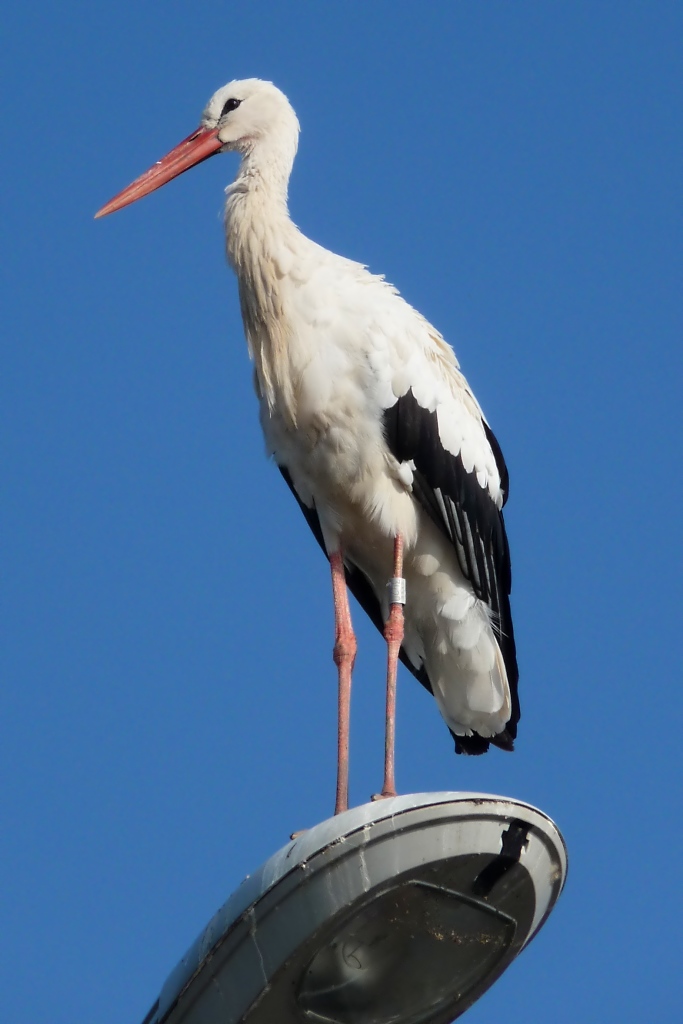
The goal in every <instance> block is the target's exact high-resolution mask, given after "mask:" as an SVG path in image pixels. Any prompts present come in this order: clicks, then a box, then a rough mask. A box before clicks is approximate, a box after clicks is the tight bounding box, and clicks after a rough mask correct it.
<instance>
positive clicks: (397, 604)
mask: <svg viewBox="0 0 683 1024" xmlns="http://www.w3.org/2000/svg"><path fill="white" fill-rule="evenodd" d="M396 580H401V584H397V583H396V582H395V581H396ZM389 585H390V587H391V588H392V594H391V596H392V597H394V598H398V600H395V601H392V603H391V605H390V607H389V618H388V619H387V621H386V623H385V625H384V639H385V640H386V642H387V710H386V731H385V738H384V785H383V786H382V793H381V796H382V797H388V796H396V782H395V779H394V750H395V745H396V674H397V672H398V654H399V651H400V650H401V644H402V642H403V603H404V601H405V593H403V594H401V593H400V592H396V588H400V587H401V585H403V537H401V535H400V534H397V536H396V537H395V539H394V579H393V580H392V581H391V583H390V584H389Z"/></svg>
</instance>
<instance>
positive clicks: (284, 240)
mask: <svg viewBox="0 0 683 1024" xmlns="http://www.w3.org/2000/svg"><path fill="white" fill-rule="evenodd" d="M286 142H287V140H286V139H285V140H284V143H286ZM284 143H283V140H282V139H279V140H278V139H270V140H261V141H260V142H259V143H258V144H257V145H255V146H254V147H253V149H251V150H249V151H247V152H246V153H245V154H244V156H243V158H242V163H241V164H240V169H239V172H238V174H237V177H236V179H235V181H234V182H233V184H232V185H230V186H229V188H228V189H227V202H226V205H225V229H226V245H227V255H228V260H229V262H230V264H231V266H232V268H233V270H234V271H235V273H236V275H237V281H238V284H239V291H240V305H241V307H242V319H243V321H244V330H245V333H246V336H247V343H248V346H249V352H250V355H251V356H252V358H253V360H254V363H255V365H256V374H257V377H258V382H259V387H260V390H261V393H262V394H263V395H264V396H265V398H266V400H267V402H268V405H269V406H270V408H271V409H272V408H273V407H275V406H276V405H277V406H279V407H280V408H281V410H282V411H283V412H286V413H287V414H289V416H290V418H291V419H292V420H295V419H296V411H295V409H294V405H293V402H294V399H293V395H292V391H291V387H292V385H291V372H290V368H289V340H290V329H289V323H288V319H287V312H286V305H287V304H286V302H285V299H284V296H283V278H284V277H285V276H286V275H287V273H288V271H289V269H290V268H291V265H292V258H293V255H294V254H295V253H296V252H297V251H298V249H299V245H300V244H301V242H303V236H302V235H301V234H300V232H299V230H298V228H297V227H296V226H295V225H294V224H293V223H292V221H291V219H290V216H289V210H288V209H287V185H288V182H289V176H290V173H291V170H292V164H293V162H294V154H295V152H296V139H292V140H291V141H290V144H289V145H286V144H284Z"/></svg>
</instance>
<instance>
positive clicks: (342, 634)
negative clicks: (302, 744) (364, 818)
mask: <svg viewBox="0 0 683 1024" xmlns="http://www.w3.org/2000/svg"><path fill="white" fill-rule="evenodd" d="M330 567H331V569H332V596H333V598H334V636H335V641H334V653H333V658H334V663H335V665H336V666H337V669H338V671H339V708H338V717H337V801H336V805H335V808H334V813H335V814H341V812H342V811H345V810H347V808H348V806H349V716H350V710H351V672H352V671H353V663H354V661H355V660H356V650H357V647H358V645H357V643H356V637H355V634H354V632H353V626H352V624H351V609H350V608H349V595H348V593H347V590H346V577H345V576H344V562H343V560H342V556H341V553H340V552H337V553H336V554H334V555H330Z"/></svg>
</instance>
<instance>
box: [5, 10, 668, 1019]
mask: <svg viewBox="0 0 683 1024" xmlns="http://www.w3.org/2000/svg"><path fill="white" fill-rule="evenodd" d="M682 36H683V6H682V5H681V4H680V3H676V2H670V3H667V2H656V0H655V2H650V3H645V2H642V3H641V2H639V3H636V2H631V0H623V2H620V3H618V4H617V3H613V2H602V0H590V2H588V0H585V2H582V0H574V2H573V3H566V4H560V3H555V2H525V0H517V2H515V3H509V2H496V0H491V2H487V3H485V4H474V3H465V2H452V3H445V2H444V3H431V4H429V3H420V4H418V3H413V4H409V3H399V2H396V0H393V2H373V3H372V4H362V3H357V2H348V0H347V2H345V3H340V2H326V3H310V2H309V3H302V2H290V3H286V4H284V3H282V4H275V3H272V2H271V3H267V2H251V3H247V4H240V5H237V4H227V3H225V2H223V3H218V2H216V0H205V2H204V3H202V4H190V3H187V2H174V3H169V2H168V0H167V2H165V3H161V2H154V0H149V2H141V3H138V4H126V5H121V4H118V3H116V4H115V3H111V2H109V0H105V2H101V3H98V4H92V3H85V2H84V0H80V2H73V0H66V2H65V3H63V4H46V3H41V2H37V3H33V4H30V3H28V4H14V5H11V6H10V7H9V8H8V9H7V10H6V11H5V13H4V15H3V44H2V45H3V48H4V53H3V54H2V57H1V64H2V69H3V77H4V87H3V89H2V95H1V97H0V104H1V106H2V125H3V137H4V143H3V146H2V162H3V172H2V181H3V188H2V196H1V198H0V202H1V203H2V206H3V210H2V244H3V248H4V252H3V257H2V269H3V273H2V282H1V283H0V301H1V303H2V310H3V328H4V330H3V336H4V337H3V343H2V367H1V369H0V387H1V388H2V396H1V400H0V417H2V448H1V458H2V468H1V479H2V488H3V492H4V497H3V500H2V504H1V510H0V517H1V521H0V536H1V537H2V556H1V564H2V573H1V575H2V581H1V595H2V613H1V621H2V633H3V641H2V654H1V655H0V658H1V662H2V664H1V671H2V682H3V696H2V698H1V699H2V708H1V714H2V725H1V726H0V728H1V729H2V734H3V735H2V742H1V745H0V771H1V773H2V785H1V789H0V815H1V821H2V826H1V830H0V862H1V864H0V867H1V870H2V879H3V881H2V896H1V900H0V905H1V907H2V910H1V914H2V927H1V931H0V935H1V936H2V937H1V938H0V943H1V952H2V955H1V957H0V965H1V966H0V1005H2V1008H3V1009H2V1017H3V1022H5V1024H25V1022H28V1021H30V1022H31V1024H42V1022H45V1024H76V1022H81V1021H83V1022H91V1024H94V1022H97V1024H139V1022H140V1021H141V1020H142V1018H143V1016H144V1014H145V1013H146V1011H147V1009H148V1007H149V1005H150V1004H151V1003H152V1001H153V1000H154V998H155V996H156V995H157V992H158V989H159V986H160V985H161V983H162V982H163V980H164V979H165V977H166V975H167V973H168V972H169V971H170V969H171V968H172V967H173V966H174V965H175V963H176V961H177V960H178V959H179V957H180V956H181V955H182V953H183V952H184V950H185V948H186V947H187V946H188V945H189V943H190V942H191V941H192V939H193V938H194V936H195V934H196V933H197V932H198V931H199V930H200V928H201V927H202V926H203V925H204V923H205V922H206V920H207V919H208V918H209V916H210V915H211V914H212V913H213V912H214V910H215V909H216V908H217V907H218V906H219V905H220V904H221V903H222V902H223V900H224V899H225V898H226V896H227V895H228V894H229V893H230V892H231V891H232V889H233V888H234V887H235V886H236V885H237V884H238V883H239V882H240V880H241V879H242V877H243V876H244V875H245V874H246V873H247V872H249V871H250V870H252V869H253V868H254V867H256V866H257V865H258V864H259V863H260V862H261V861H263V860H264V859H265V858H266V857H268V856H269V855H270V854H271V853H272V852H274V851H275V850H276V849H277V848H278V847H279V846H281V845H282V844H283V843H284V842H285V841H286V839H287V837H288V835H289V833H290V832H291V831H292V830H294V829H299V828H303V827H305V826H306V825H309V824H312V823H315V822H316V821H319V820H320V819H322V818H324V817H326V816H327V815H328V814H329V813H330V811H331V809H332V800H333V786H334V755H335V750H334V730H335V722H334V706H335V704H334V702H335V680H334V669H333V665H332V663H331V660H330V657H331V643H332V614H331V606H330V596H329V585H328V576H327V568H326V565H325V563H324V560H323V559H322V557H321V555H320V552H319V551H318V549H317V546H316V544H315V542H314V541H313V539H312V537H311V536H310V535H309V534H308V531H307V527H306V525H305V523H304V521H303V519H302V518H301V516H300V513H299V511H298V509H297V508H296V506H295V504H294V502H293V501H292V499H291V498H290V495H289V494H288V493H286V490H285V488H284V486H283V484H282V482H281V480H280V479H279V475H278V474H277V472H276V471H275V470H274V469H273V467H272V466H271V465H269V464H268V462H267V461H266V459H265V458H264V456H263V448H262V442H261V438H260V434H259V428H258V423H257V416H256V407H255V399H254V397H253V393H252V387H251V373H250V367H249V364H248V359H247V355H246V350H245V344H244V341H243V336H242V328H241V323H240V318H239V310H238V303H237V296H236V288H235V283H234V281H233V280H232V278H231V275H230V273H229V271H228V269H227V267H226V266H225V264H224V258H223V241H222V229H221V223H220V210H221V205H222V188H223V186H224V185H225V184H227V183H228V181H229V180H230V179H231V178H232V176H233V174H234V172H235V168H236V160H235V158H234V157H230V156H228V157H221V158H216V159H215V160H212V161H209V162H208V163H206V164H204V165H202V166H201V167H199V168H197V169H195V170H194V171H193V172H191V173H190V174H187V175H185V176H184V177H182V178H181V179H179V180H178V181H176V182H174V183H172V184H170V185H168V186H167V187H166V188H165V189H163V190H162V191H161V192H158V193H156V194H155V195H154V196H151V197H149V198H147V199H146V200H144V201H143V202H141V203H139V204H137V205H135V206H133V207H131V208H130V209H128V210H125V211H123V212H122V213H119V214H116V215H115V216H113V217H111V218H109V219H107V220H105V221H98V222H94V221H93V219H92V215H93V213H94V212H95V210H96V209H97V208H98V207H99V206H100V205H101V204H102V203H103V202H104V201H105V200H107V199H108V198H109V197H110V196H111V195H113V193H114V192H116V191H118V190H119V189H120V188H121V187H123V186H124V185H125V184H127V183H128V182H129V181H130V180H131V179H132V178H133V177H135V176H136V175H137V174H138V173H139V172H141V171H142V170H144V169H145V168H146V167H147V166H148V165H149V164H151V163H152V162H153V161H154V160H156V159H157V158H159V157H160V156H162V155H163V154H164V153H165V152H166V151H167V150H168V149H169V148H170V147H171V146H172V145H174V144H175V143H176V142H178V141H179V140H180V139H181V138H183V137H184V136H186V135H187V134H189V132H190V131H192V129H193V128H194V127H195V126H196V124H197V123H198V118H199V114H200V112H201V110H202V107H203V105H204V103H205V101H206V100H207V99H208V97H209V96H210V94H211V93H212V92H213V91H214V89H215V88H217V87H218V86H219V85H222V84H223V83H224V82H226V81H228V80H229V79H231V78H236V77H247V76H259V77H262V78H268V79H271V80H272V81H274V82H276V84H278V85H279V86H280V87H281V88H282V89H283V90H284V91H285V92H286V93H287V94H288V95H289V97H290V99H291V100H292V102H293V104H294V106H295V108H296V110H297V112H298V114H299V117H300V120H301V123H302V126H303V132H302V136H301V145H300V149H299V156H298V159H297V163H296V167H295V171H294V177H293V179H292V185H291V209H292V214H293V217H294V219H295V220H296V221H297V223H298V224H299V225H300V226H301V227H302V229H303V230H304V231H305V232H306V233H307V234H309V235H311V236H312V237H313V238H314V239H316V240H317V241H319V242H321V243H322V244H323V245H325V246H327V247H329V248H332V249H334V250H336V251H337V252H340V253H343V254H344V255H347V256H350V257H352V258H355V259H358V260H361V261H363V262H366V263H368V264H369V265H370V267H371V268H372V270H374V271H376V272H382V273H385V274H386V275H387V277H388V278H389V279H390V280H391V281H393V282H395V283H396V284H397V285H398V287H399V288H400V289H401V290H402V292H403V294H404V295H405V296H406V297H407V298H408V300H409V301H410V302H412V303H413V304H414V305H415V306H417V307H418V308H419V309H420V310H421V311H422V312H423V313H424V314H425V315H426V316H427V317H428V318H429V319H430V320H431V321H432V322H433V323H434V324H436V326H437V327H438V328H439V329H440V330H441V331H442V332H443V333H444V335H445V336H446V337H447V338H448V339H449V340H450V341H451V342H452V343H453V344H454V346H455V348H456V351H457V352H458V355H459V357H460V360H461V362H462V364H463V368H464V370H465V372H466V374H467V376H468V378H469V380H470V382H471V383H472V386H473V387H474V389H475V391H476V393H477V395H478V397H479V399H480V401H481V403H482V405H483V407H484V409H485V411H486V413H487V415H488V417H489V419H490V421H491V423H492V425H493V428H494V430H495V432H496V434H497V435H498V437H499V439H500V442H501V445H502V447H503V450H504V452H505V455H506V458H507V461H508V464H509V467H510V472H511V479H512V485H511V497H510V502H509V505H508V515H507V522H508V529H509V534H510V540H511V544H512V553H513V571H514V591H513V612H514V615H515V622H516V628H517V635H518V645H519V656H520V665H521V699H522V713H523V717H522V721H521V723H520V732H519V741H518V744H517V751H516V752H515V753H514V754H513V755H505V754H503V753H501V752H498V751H493V752H492V753H491V754H489V755H488V756H487V757H485V758H477V759H470V760H466V759H464V758H456V757H455V756H454V755H453V753H452V745H451V742H450V739H449V736H448V733H447V732H446V729H445V727H444V726H443V723H442V722H441V720H440V718H439V715H438V714H437V711H436V708H435V706H434V705H433V702H432V701H431V699H430V698H429V697H428V696H427V695H426V694H425V693H423V692H422V690H421V688H420V687H419V686H418V685H417V684H416V683H415V681H414V680H413V679H412V678H411V677H409V676H408V675H407V674H404V675H403V676H402V677H401V680H400V692H399V721H398V768H397V770H398V784H399V788H400V789H401V790H402V791H404V792H409V791H418V792H419V791H423V790H442V789H475V790H485V791H490V792H494V793H495V792H498V793H505V794H509V795H512V796H516V797H519V798H522V799H525V800H528V801H530V802H532V803H535V804H536V805H538V806H539V807H541V808H542V809H544V810H545V811H546V812H547V813H548V814H550V815H551V816H552V817H553V818H554V819H555V820H556V821H557V823H558V824H559V826H560V827H561V829H562V830H563V832H564V834H565V837H566V839H567V843H568V846H569V853H570V872H569V880H568V884H567V888H566V890H565V893H564V895H563V897H562V899H561V902H560V904H559V906H558V908H557V910H556V912H555V914H554V915H553V917H552V918H551V920H550V922H549V923H548V925H547V927H546V928H545V930H544V931H543V932H542V933H541V934H540V935H539V937H538V938H537V939H536V941H535V942H534V943H533V944H532V946H531V947H530V948H529V949H528V950H527V951H526V952H525V953H524V954H523V956H522V957H521V958H520V960H519V961H518V962H517V963H516V964H515V965H514V966H513V967H512V968H511V969H510V971H509V972H508V973H507V974H506V976H505V977H504V978H503V979H502V980H501V981H500V982H499V983H498V984H497V986H496V987H495V988H494V989H493V990H492V991H491V992H490V993H489V994H488V995H487V996H486V997H485V998H484V999H483V1000H482V1001H481V1002H480V1003H479V1004H478V1005H477V1006H476V1007H475V1008H474V1009H473V1010H472V1011H471V1012H470V1014H469V1016H468V1017H467V1019H468V1020H469V1021H471V1022H472V1024H474V1022H479V1024H488V1022H493V1021H496V1022H498V1021H500V1020H501V1019H503V1016H504V1019H505V1020H506V1021H509V1022H517V1021H519V1022H525V1024H526V1022H528V1021H550V1022H552V1024H564V1022H566V1024H576V1022H577V1021H582V1022H596V1024H597V1022H600V1024H603V1022H605V1021H612V1020H615V1021H616V1020H618V1021H620V1022H630V1021H633V1022H642V1021H647V1022H648V1024H650V1022H658V1021H667V1022H668V1021H671V1020H674V1019H678V1014H679V1013H680V950H681V929H680V922H681V910H682V908H681V885H680V880H679V862H680V853H681V849H682V847H683V830H682V829H681V824H680V822H681V814H680V805H681V790H680V780H681V775H682V769H683V756H682V754H681V748H682V746H683V741H682V739H681V719H682V717H683V680H682V678H681V677H682V669H681V663H682V660H681V637H682V632H683V630H682V626H681V605H682V602H681V597H682V589H683V588H682V587H681V554H682V551H681V548H682V545H681V530H680V518H681V472H680V469H679V463H680V457H681V392H682V389H683V375H682V372H681V339H682V328H683V315H682V303H681V257H682V252H681V248H682V247H681V205H680V199H681V194H680V181H681V169H682V161H681V156H682V148H683V147H682V146H681V100H682V95H681V93H682V92H683V88H682V87H683V72H682V70H681V41H682ZM356 623H357V626H358V632H359V639H360V654H359V659H358V663H357V670H356V677H355V691H354V705H353V732H352V798H353V800H354V802H357V803H360V802H363V801H365V800H366V799H367V798H368V797H369V795H370V794H371V793H372V792H373V791H375V790H376V789H377V787H378V784H379V779H380V771H381V760H382V735H381V716H382V685H383V684H382V667H383V650H382V645H381V642H380V638H379V636H378V635H376V634H375V632H374V630H373V628H372V627H371V626H370V625H369V624H368V623H366V622H364V621H363V618H362V616H361V614H360V613H359V612H357V614H356Z"/></svg>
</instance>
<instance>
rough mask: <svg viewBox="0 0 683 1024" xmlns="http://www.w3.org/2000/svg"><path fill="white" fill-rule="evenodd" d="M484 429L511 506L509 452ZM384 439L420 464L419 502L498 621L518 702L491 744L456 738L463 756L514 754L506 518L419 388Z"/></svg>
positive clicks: (393, 416) (404, 399)
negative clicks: (492, 750) (453, 448)
mask: <svg viewBox="0 0 683 1024" xmlns="http://www.w3.org/2000/svg"><path fill="white" fill-rule="evenodd" d="M482 425H483V427H484V431H485V434H486V439H487V440H488V443H489V444H490V446H491V450H492V452H493V456H494V458H495V460H496V465H497V467H498V472H499V474H500V479H501V489H502V490H503V495H504V497H503V502H505V500H506V498H507V494H508V491H509V476H508V471H507V467H506V465H505V460H504V459H503V453H502V452H501V450H500V445H499V444H498V442H497V440H496V438H495V437H494V435H493V432H492V431H491V429H490V427H489V426H488V424H486V423H485V422H483V423H482ZM384 435H385V438H386V442H387V445H388V446H389V449H390V451H391V452H392V454H393V455H394V456H395V458H396V459H398V461H399V462H409V461H412V462H413V463H414V465H415V470H414V473H413V495H414V497H415V499H416V500H417V501H418V502H419V503H420V505H421V506H422V508H423V509H424V510H425V512H427V514H428V515H429V516H430V517H431V518H432V519H433V521H434V522H435V523H436V525H437V526H438V527H439V529H440V530H442V532H443V533H444V534H445V535H446V537H448V539H449V540H450V541H451V543H452V544H453V547H454V548H455V551H456V554H457V557H458V562H459V564H460V568H461V570H462V573H463V575H464V576H465V578H466V579H468V580H469V582H470V583H471V584H472V588H473V590H474V592H475V594H476V596H477V597H478V598H479V599H480V600H482V601H485V602H486V603H487V604H488V605H489V607H490V608H491V610H492V611H493V613H494V617H495V618H494V628H495V630H496V636H497V639H498V643H499V645H500V649H501V654H502V655H503V660H504V662H505V668H506V671H507V676H508V682H509V684H510V693H511V697H512V709H511V716H510V721H509V722H508V724H507V727H506V729H505V730H504V732H502V733H500V734H499V735H498V736H495V737H493V738H492V739H491V740H490V741H489V740H488V739H485V738H483V737H480V736H476V735H475V736H457V737H455V744H456V750H458V751H463V752H466V753H472V754H474V753H483V752H484V751H485V750H486V749H487V748H488V745H489V742H491V743H494V744H495V745H496V746H499V747H502V748H504V749H507V750H511V749H512V746H513V740H514V738H515V736H516V735H517V722H518V721H519V715H520V712H519V699H518V694H517V683H518V679H519V671H518V668H517V655H516V650H515V639H514V632H513V628H512V616H511V612H510V588H511V578H512V576H511V569H510V549H509V547H508V541H507V535H506V533H505V523H504V521H503V515H502V512H501V511H500V509H499V508H498V507H497V506H496V504H495V502H494V501H493V500H492V498H491V496H490V494H489V493H488V491H487V490H485V489H484V488H483V487H481V485H480V484H479V481H478V480H477V477H476V474H475V473H468V472H467V470H466V469H465V467H464V465H463V462H462V458H461V457H460V455H459V454H458V455H452V454H451V453H450V452H448V451H447V450H446V449H445V448H444V446H443V444H442V442H441V436H440V434H439V423H438V418H437V414H436V412H430V411H429V410H428V409H423V408H422V406H421V405H420V404H419V402H418V401H417V399H416V398H415V396H414V395H413V392H412V390H409V391H408V392H407V393H406V394H405V395H402V396H401V398H399V399H398V401H397V402H396V404H395V405H393V406H392V407H391V408H390V409H387V410H386V412H385V413H384Z"/></svg>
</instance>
